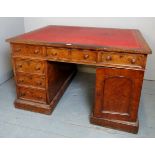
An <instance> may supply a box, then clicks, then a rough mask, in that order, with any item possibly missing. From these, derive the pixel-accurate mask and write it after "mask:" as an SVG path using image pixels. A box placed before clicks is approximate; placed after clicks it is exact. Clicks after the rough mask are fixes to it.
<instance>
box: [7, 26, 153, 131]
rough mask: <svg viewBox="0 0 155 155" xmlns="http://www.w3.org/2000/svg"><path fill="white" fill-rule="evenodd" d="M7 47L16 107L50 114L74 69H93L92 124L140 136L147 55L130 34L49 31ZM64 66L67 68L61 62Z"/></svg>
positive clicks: (62, 28) (144, 45)
mask: <svg viewBox="0 0 155 155" xmlns="http://www.w3.org/2000/svg"><path fill="white" fill-rule="evenodd" d="M7 41H8V42H10V44H11V49H12V62H13V70H14V76H15V81H16V88H17V89H16V90H17V99H16V100H15V107H16V108H20V109H25V110H30V111H34V112H39V113H44V114H50V113H51V112H52V111H53V109H54V107H55V106H56V104H57V103H58V100H59V99H60V97H61V96H62V95H63V93H64V91H65V89H66V88H67V86H68V84H69V82H70V81H71V79H72V78H73V76H74V75H75V73H76V71H77V69H76V64H86V65H93V66H96V91H95V97H94V101H92V104H93V102H94V106H93V110H92V114H91V117H90V121H91V123H94V124H97V125H101V126H106V127H110V128H114V129H119V130H124V131H127V132H132V133H137V132H138V117H137V113H138V107H139V101H140V95H141V88H142V83H143V76H144V71H145V65H146V58H147V55H148V54H150V53H151V50H150V48H149V46H148V45H147V43H146V42H145V40H144V39H143V37H142V35H141V33H140V32H139V31H138V30H133V29H109V28H90V27H71V26H47V27H44V28H41V29H38V30H35V31H32V32H29V33H26V34H22V35H20V36H16V37H14V38H10V39H7ZM64 62H65V63H64Z"/></svg>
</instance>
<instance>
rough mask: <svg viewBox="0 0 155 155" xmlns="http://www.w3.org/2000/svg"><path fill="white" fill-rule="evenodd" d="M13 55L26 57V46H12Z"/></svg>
mask: <svg viewBox="0 0 155 155" xmlns="http://www.w3.org/2000/svg"><path fill="white" fill-rule="evenodd" d="M12 53H13V55H25V54H26V53H25V45H24V44H12Z"/></svg>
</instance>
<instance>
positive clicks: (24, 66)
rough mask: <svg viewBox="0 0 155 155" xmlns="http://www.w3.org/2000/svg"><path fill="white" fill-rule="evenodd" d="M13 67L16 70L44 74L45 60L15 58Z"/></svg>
mask: <svg viewBox="0 0 155 155" xmlns="http://www.w3.org/2000/svg"><path fill="white" fill-rule="evenodd" d="M15 68H16V71H17V72H26V73H37V74H44V73H45V62H44V61H40V60H30V59H21V58H16V59H15Z"/></svg>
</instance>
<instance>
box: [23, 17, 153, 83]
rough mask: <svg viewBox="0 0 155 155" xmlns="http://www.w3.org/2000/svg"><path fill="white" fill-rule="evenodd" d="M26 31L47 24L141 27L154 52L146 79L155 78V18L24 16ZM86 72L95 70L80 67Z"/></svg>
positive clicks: (150, 58) (148, 63) (148, 65)
mask: <svg viewBox="0 0 155 155" xmlns="http://www.w3.org/2000/svg"><path fill="white" fill-rule="evenodd" d="M24 25H25V31H26V32H28V31H30V30H33V29H36V28H39V27H42V26H46V25H75V26H93V27H111V28H135V29H139V30H140V31H141V32H142V34H143V36H144V38H145V39H146V41H147V42H148V44H149V45H150V47H151V49H152V51H153V53H152V55H150V56H149V57H148V61H147V67H146V69H147V70H146V72H145V79H149V80H155V73H154V72H155V52H154V51H155V30H154V28H155V18H141V17H140V18H128V17H123V18H120V17H116V18H115V17H108V18H106V17H97V18H96V17H93V18H91V17H79V18H76V17H74V18H73V17H67V18H66V17H64V18H63V17H61V18H60V17H56V18H54V17H52V18H45V17H44V18H40V17H39V18H32V17H31V18H24ZM79 69H80V70H83V71H86V72H94V70H93V69H91V68H86V67H79Z"/></svg>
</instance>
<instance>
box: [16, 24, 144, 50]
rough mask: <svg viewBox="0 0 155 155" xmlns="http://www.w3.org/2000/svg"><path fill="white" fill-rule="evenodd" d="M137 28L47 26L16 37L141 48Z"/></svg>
mask: <svg viewBox="0 0 155 155" xmlns="http://www.w3.org/2000/svg"><path fill="white" fill-rule="evenodd" d="M136 31H137V30H132V29H111V28H93V27H74V26H47V27H44V28H41V29H38V30H35V31H32V32H29V33H25V34H23V35H20V36H18V37H16V38H18V39H24V40H28V41H39V42H48V43H61V44H62V43H63V44H75V45H85V46H87V45H90V46H106V47H115V48H117V47H118V48H129V49H130V48H136V49H138V48H141V44H140V42H139V41H138V38H137V36H136Z"/></svg>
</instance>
